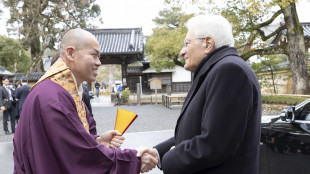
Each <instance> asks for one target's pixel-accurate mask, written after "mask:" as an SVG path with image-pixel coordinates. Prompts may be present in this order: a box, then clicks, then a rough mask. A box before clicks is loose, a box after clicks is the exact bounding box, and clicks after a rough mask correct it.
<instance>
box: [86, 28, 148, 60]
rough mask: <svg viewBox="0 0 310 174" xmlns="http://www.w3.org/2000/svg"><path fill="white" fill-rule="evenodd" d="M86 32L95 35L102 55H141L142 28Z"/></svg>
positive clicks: (90, 30) (142, 44)
mask: <svg viewBox="0 0 310 174" xmlns="http://www.w3.org/2000/svg"><path fill="white" fill-rule="evenodd" d="M86 30H88V31H89V32H91V33H92V34H94V35H95V37H96V38H97V40H98V42H99V44H100V50H101V52H102V53H101V54H103V55H108V54H136V53H143V47H144V41H143V40H144V36H143V33H142V28H118V29H86Z"/></svg>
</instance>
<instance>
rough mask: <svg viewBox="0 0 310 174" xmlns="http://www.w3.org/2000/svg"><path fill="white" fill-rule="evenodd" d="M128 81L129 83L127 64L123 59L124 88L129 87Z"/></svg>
mask: <svg viewBox="0 0 310 174" xmlns="http://www.w3.org/2000/svg"><path fill="white" fill-rule="evenodd" d="M127 83H128V80H127V64H126V62H125V60H123V61H122V84H123V88H124V89H125V88H126V87H128V84H127ZM129 90H130V89H129Z"/></svg>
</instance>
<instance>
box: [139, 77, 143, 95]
mask: <svg viewBox="0 0 310 174" xmlns="http://www.w3.org/2000/svg"><path fill="white" fill-rule="evenodd" d="M139 79H140V89H141V96H142V95H143V94H142V76H139Z"/></svg>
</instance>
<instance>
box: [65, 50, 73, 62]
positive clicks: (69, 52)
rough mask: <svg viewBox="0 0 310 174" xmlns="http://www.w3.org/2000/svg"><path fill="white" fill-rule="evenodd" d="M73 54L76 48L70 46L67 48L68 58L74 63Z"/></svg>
mask: <svg viewBox="0 0 310 174" xmlns="http://www.w3.org/2000/svg"><path fill="white" fill-rule="evenodd" d="M73 54H74V47H72V46H68V47H67V48H66V58H67V59H68V60H69V61H73Z"/></svg>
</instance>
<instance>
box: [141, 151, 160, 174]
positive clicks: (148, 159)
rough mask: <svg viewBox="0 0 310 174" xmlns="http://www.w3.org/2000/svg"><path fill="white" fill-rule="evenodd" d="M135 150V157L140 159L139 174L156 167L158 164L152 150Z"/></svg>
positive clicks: (154, 152) (156, 156) (155, 152)
mask: <svg viewBox="0 0 310 174" xmlns="http://www.w3.org/2000/svg"><path fill="white" fill-rule="evenodd" d="M136 150H137V151H138V153H137V157H141V168H140V172H141V173H144V172H148V171H150V170H152V169H153V168H155V167H156V165H157V164H158V155H157V151H156V150H155V149H154V148H148V147H143V146H141V147H138V148H137V149H136Z"/></svg>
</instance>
